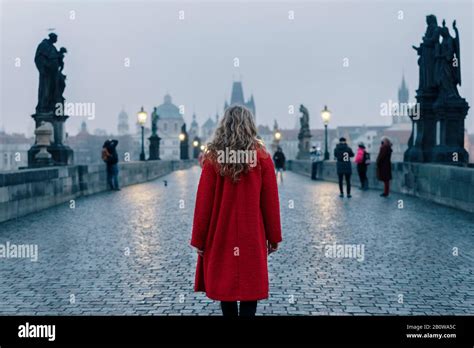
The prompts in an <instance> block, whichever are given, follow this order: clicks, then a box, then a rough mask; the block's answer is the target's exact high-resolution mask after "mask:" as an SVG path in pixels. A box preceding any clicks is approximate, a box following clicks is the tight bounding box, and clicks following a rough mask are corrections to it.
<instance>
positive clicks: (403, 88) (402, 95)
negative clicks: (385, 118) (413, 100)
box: [392, 75, 411, 124]
mask: <svg viewBox="0 0 474 348" xmlns="http://www.w3.org/2000/svg"><path fill="white" fill-rule="evenodd" d="M408 100H409V91H408V87H407V84H406V82H405V75H403V76H402V84H401V85H400V88H398V105H399V107H400V106H402V105H405V106H406V105H408ZM392 123H393V124H401V123H408V124H411V120H410V118H409V117H408V116H394V117H393V118H392Z"/></svg>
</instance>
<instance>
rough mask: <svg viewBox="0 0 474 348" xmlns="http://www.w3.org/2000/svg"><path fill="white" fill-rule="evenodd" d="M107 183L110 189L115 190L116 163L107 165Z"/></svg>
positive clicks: (116, 178) (116, 184)
mask: <svg viewBox="0 0 474 348" xmlns="http://www.w3.org/2000/svg"><path fill="white" fill-rule="evenodd" d="M107 184H108V185H109V188H110V189H111V190H114V189H115V190H117V189H118V188H119V185H118V164H110V165H107Z"/></svg>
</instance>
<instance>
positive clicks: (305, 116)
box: [296, 104, 311, 159]
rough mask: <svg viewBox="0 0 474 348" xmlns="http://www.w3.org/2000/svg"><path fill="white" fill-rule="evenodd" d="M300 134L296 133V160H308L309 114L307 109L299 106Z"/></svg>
mask: <svg viewBox="0 0 474 348" xmlns="http://www.w3.org/2000/svg"><path fill="white" fill-rule="evenodd" d="M300 112H301V114H302V115H301V117H300V132H299V133H298V140H299V143H298V154H297V155H296V158H297V159H309V157H310V139H311V130H310V129H309V112H308V109H307V108H306V107H305V106H304V105H303V104H301V105H300Z"/></svg>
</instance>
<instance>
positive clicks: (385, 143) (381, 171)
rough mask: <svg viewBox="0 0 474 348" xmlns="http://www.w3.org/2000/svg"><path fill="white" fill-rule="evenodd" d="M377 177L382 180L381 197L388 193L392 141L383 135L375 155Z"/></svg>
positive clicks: (390, 178)
mask: <svg viewBox="0 0 474 348" xmlns="http://www.w3.org/2000/svg"><path fill="white" fill-rule="evenodd" d="M377 179H379V180H380V181H383V184H384V189H383V193H382V194H381V195H380V196H381V197H387V196H388V195H389V194H390V180H392V142H391V141H390V139H389V138H387V137H383V138H382V144H381V146H380V151H379V155H378V156H377Z"/></svg>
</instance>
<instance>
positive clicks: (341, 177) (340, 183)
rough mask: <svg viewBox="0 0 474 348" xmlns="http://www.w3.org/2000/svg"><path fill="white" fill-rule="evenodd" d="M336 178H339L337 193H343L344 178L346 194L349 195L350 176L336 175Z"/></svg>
mask: <svg viewBox="0 0 474 348" xmlns="http://www.w3.org/2000/svg"><path fill="white" fill-rule="evenodd" d="M337 176H338V177H339V192H341V194H343V193H344V190H343V188H342V180H343V178H344V177H345V178H346V186H347V194H348V195H350V194H351V174H350V173H349V174H337Z"/></svg>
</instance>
